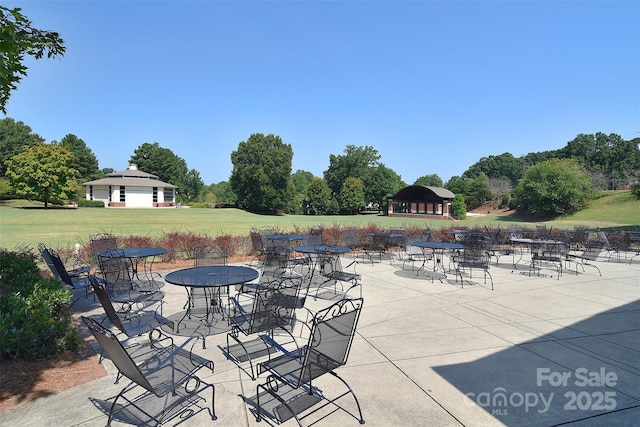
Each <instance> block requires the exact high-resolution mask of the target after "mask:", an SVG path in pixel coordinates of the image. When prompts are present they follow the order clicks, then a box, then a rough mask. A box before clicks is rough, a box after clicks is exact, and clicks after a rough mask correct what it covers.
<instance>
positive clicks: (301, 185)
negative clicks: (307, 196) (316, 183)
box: [292, 169, 314, 194]
mask: <svg viewBox="0 0 640 427" xmlns="http://www.w3.org/2000/svg"><path fill="white" fill-rule="evenodd" d="M292 178H293V185H294V186H295V188H296V193H298V194H304V192H305V191H306V190H307V187H308V186H309V184H311V181H313V178H314V176H313V174H312V173H311V172H309V171H304V170H301V169H298V170H297V171H295V172H294V173H293V176H292Z"/></svg>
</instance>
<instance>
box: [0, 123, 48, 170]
mask: <svg viewBox="0 0 640 427" xmlns="http://www.w3.org/2000/svg"><path fill="white" fill-rule="evenodd" d="M37 143H44V138H42V137H41V136H40V135H38V134H35V133H32V132H31V128H30V127H29V126H27V125H25V124H24V123H23V122H16V121H15V120H13V119H12V118H10V117H7V118H6V119H2V120H0V176H4V174H5V172H6V171H7V168H6V166H5V164H4V162H5V161H7V160H9V159H10V158H11V157H13V156H15V155H16V154H18V153H20V152H21V151H22V149H23V148H25V147H29V146H31V145H35V144H37Z"/></svg>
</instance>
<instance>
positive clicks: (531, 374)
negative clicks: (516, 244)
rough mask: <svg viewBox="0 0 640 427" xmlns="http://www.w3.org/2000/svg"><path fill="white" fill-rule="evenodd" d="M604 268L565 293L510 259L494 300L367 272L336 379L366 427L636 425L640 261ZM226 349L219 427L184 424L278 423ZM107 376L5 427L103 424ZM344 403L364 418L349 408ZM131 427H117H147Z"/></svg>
mask: <svg viewBox="0 0 640 427" xmlns="http://www.w3.org/2000/svg"><path fill="white" fill-rule="evenodd" d="M346 258H347V259H348V258H349V256H347V257H346ZM595 263H596V265H597V266H598V267H599V268H600V270H601V271H602V277H600V276H599V275H598V272H597V270H596V269H595V268H591V267H589V266H587V267H585V268H586V271H584V272H583V271H582V270H580V269H579V273H578V274H576V273H575V270H566V271H565V272H564V274H563V276H562V277H560V279H559V280H557V279H556V276H555V271H554V270H543V273H545V274H544V275H543V276H529V275H528V264H527V263H526V262H521V263H520V264H519V266H518V269H516V270H514V269H513V267H512V265H511V259H510V258H507V257H503V258H501V259H500V265H499V266H495V261H494V264H493V265H492V266H491V270H490V272H491V273H492V275H493V280H494V283H495V289H494V290H493V291H492V290H491V286H490V284H489V283H487V284H484V282H483V279H482V274H481V273H479V272H474V276H473V277H472V278H469V277H466V278H465V286H464V288H461V286H460V282H458V283H456V282H455V281H454V274H453V273H452V274H450V275H449V277H448V278H446V279H443V280H442V281H441V280H434V282H433V283H432V282H431V277H430V274H425V275H419V276H415V275H414V274H412V273H410V272H406V271H403V270H401V267H402V262H401V261H399V260H397V259H396V260H395V261H394V262H393V264H392V263H391V262H390V261H389V260H382V261H381V262H375V263H374V264H373V265H372V264H371V263H369V262H364V261H361V262H360V263H359V264H358V265H357V271H358V273H360V274H361V275H362V292H363V297H364V307H363V311H362V315H361V317H360V321H359V323H358V328H357V335H356V339H355V341H354V343H353V347H352V349H351V354H350V357H349V361H348V363H347V365H346V366H345V367H342V368H340V369H338V371H337V373H338V374H339V375H341V376H342V377H343V378H344V379H345V380H346V381H347V382H348V383H349V385H350V386H351V387H352V388H353V390H354V392H355V393H356V395H357V396H358V399H359V401H360V404H361V406H362V412H363V415H364V418H365V421H366V424H367V425H369V426H417V425H420V426H449V425H455V426H460V425H464V426H495V425H508V426H553V425H570V426H596V425H616V426H624V425H628V426H632V425H634V426H635V425H638V419H640V301H639V297H640V257H637V258H636V259H635V260H634V262H633V264H631V265H630V264H629V262H628V261H627V262H626V263H625V262H616V261H612V262H607V261H606V260H602V261H596V262H595ZM344 264H345V265H346V264H347V262H345V263H344ZM407 268H409V267H408V266H407ZM167 272H168V271H164V272H162V273H167ZM551 275H553V277H550V276H551ZM439 278H440V276H439ZM163 290H164V291H165V292H166V297H165V300H166V301H167V303H168V304H167V305H166V306H165V308H164V313H165V315H167V314H171V313H175V312H177V311H180V310H181V309H182V305H183V304H184V300H185V294H184V290H183V289H182V288H180V287H175V286H172V285H170V284H167V285H166V286H165V287H164V288H163ZM352 292H353V290H352V291H350V293H352ZM357 294H358V292H355V293H353V296H357ZM325 296H326V295H324V294H321V296H320V298H318V299H317V300H314V299H313V298H310V299H309V300H308V304H309V307H311V308H312V309H318V308H321V307H324V306H327V305H329V304H330V303H331V301H329V300H327V299H325V298H324V297H325ZM82 306H84V307H82ZM78 308H82V309H84V310H86V313H87V314H89V315H92V314H96V315H97V314H99V313H101V310H102V308H101V307H100V306H99V304H98V303H97V302H96V303H95V304H94V303H93V301H92V299H91V298H88V299H87V300H85V301H82V302H79V303H78V304H76V309H78ZM178 339H180V338H178ZM225 342H226V341H225V335H224V334H222V333H219V334H215V335H210V336H209V337H208V338H207V348H206V349H204V350H203V349H198V351H197V352H198V353H199V354H202V355H203V356H205V357H207V358H210V359H212V360H214V362H215V372H214V373H213V374H211V375H209V376H208V377H204V378H203V379H205V380H206V381H209V382H212V383H214V384H215V386H216V396H215V411H216V415H217V416H218V419H217V420H216V421H213V422H212V421H211V419H210V418H209V416H208V414H207V413H206V412H201V413H198V414H197V415H195V416H194V417H192V418H190V419H188V420H186V421H185V422H184V423H183V424H182V425H185V426H200V425H214V426H215V425H219V426H259V425H271V424H274V423H273V421H272V420H270V419H265V420H263V421H261V422H260V423H257V422H256V421H255V418H254V412H253V409H254V406H253V405H252V404H251V403H252V401H253V399H254V398H255V395H256V385H257V384H258V383H262V382H263V381H264V378H260V379H259V380H258V381H255V382H254V381H251V380H250V379H249V378H248V376H246V375H245V374H243V373H241V371H240V370H239V369H238V368H237V367H236V366H235V365H234V364H233V363H231V362H230V361H228V360H226V359H225V357H224V355H223V354H222V351H221V350H220V348H219V346H221V345H223V344H224V343H225ZM96 363H98V362H97V357H96ZM103 363H104V365H105V368H106V369H107V372H108V375H107V376H106V377H105V378H102V379H99V380H96V381H93V382H90V383H87V384H85V385H83V386H78V387H75V388H73V389H70V390H68V391H65V392H63V393H59V394H57V395H52V396H48V397H45V398H41V399H38V400H36V401H34V402H32V403H29V404H26V405H22V406H20V407H18V408H16V409H9V410H6V411H4V412H3V413H2V414H0V425H11V426H16V425H21V426H56V427H58V426H63V425H64V426H72V425H73V426H95V425H105V424H106V421H107V415H106V413H105V412H103V410H102V409H101V404H102V405H104V404H105V403H106V402H107V401H108V400H109V399H110V398H112V397H113V396H115V395H116V394H117V393H118V392H119V391H120V389H121V388H122V387H124V385H125V384H126V381H125V380H122V381H121V383H120V384H114V383H113V382H114V379H115V372H116V371H115V368H114V366H113V365H112V364H111V362H110V361H108V360H105V361H104V362H103ZM327 377H330V376H327ZM316 385H317V386H318V387H319V388H320V389H322V391H323V393H324V394H325V395H328V396H331V394H332V393H337V392H341V391H342V388H340V383H339V382H338V381H336V380H335V379H334V378H324V377H322V378H321V379H320V380H318V382H317V383H316ZM242 396H244V397H245V398H244V399H243V397H242ZM209 397H210V396H209ZM338 403H339V404H340V406H341V407H343V408H344V409H346V410H348V411H350V412H353V411H354V410H355V409H356V407H355V404H354V402H353V400H352V399H351V398H350V397H348V396H347V397H345V398H343V399H342V400H340V401H339V402H338ZM327 412H328V411H324V412H323V411H321V412H320V413H318V414H314V415H315V416H312V417H309V419H307V420H305V424H307V425H308V424H315V425H325V426H334V425H340V426H348V425H358V420H357V419H356V418H354V417H352V416H350V415H349V414H347V413H345V412H344V411H337V412H334V413H332V414H327ZM355 414H356V416H357V412H355ZM325 415H327V416H326V417H325ZM125 421H126V418H119V419H118V420H116V421H114V422H113V423H112V425H114V426H119V425H131V424H137V423H136V422H134V421H131V422H130V423H127V422H125ZM174 422H176V420H174ZM170 424H171V423H170ZM282 425H285V426H292V425H296V424H295V421H294V420H289V421H286V422H285V423H284V424H282Z"/></svg>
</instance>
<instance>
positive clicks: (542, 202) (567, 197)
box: [514, 159, 594, 217]
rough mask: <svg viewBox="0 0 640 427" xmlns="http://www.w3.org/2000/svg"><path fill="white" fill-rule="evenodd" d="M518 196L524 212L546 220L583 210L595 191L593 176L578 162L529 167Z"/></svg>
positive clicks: (570, 160) (519, 186) (554, 160)
mask: <svg viewBox="0 0 640 427" xmlns="http://www.w3.org/2000/svg"><path fill="white" fill-rule="evenodd" d="M514 194H515V195H516V197H517V199H518V205H519V207H520V208H521V209H524V210H526V211H527V212H529V213H530V214H532V215H536V216H541V217H544V216H555V215H561V214H568V213H573V212H576V211H578V210H580V209H582V208H583V207H584V205H585V203H586V202H587V201H588V200H589V199H590V198H592V197H593V196H594V191H593V186H592V184H591V178H590V176H589V174H588V173H587V171H586V170H585V168H584V166H582V165H581V164H580V163H579V162H578V161H577V160H576V159H551V160H547V161H544V162H541V163H538V164H537V165H535V166H532V167H531V168H529V169H528V170H527V171H526V174H525V178H524V179H522V180H521V181H520V183H519V184H518V185H517V187H516V188H515V190H514Z"/></svg>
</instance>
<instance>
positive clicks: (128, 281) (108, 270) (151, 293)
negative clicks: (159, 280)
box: [98, 249, 164, 303]
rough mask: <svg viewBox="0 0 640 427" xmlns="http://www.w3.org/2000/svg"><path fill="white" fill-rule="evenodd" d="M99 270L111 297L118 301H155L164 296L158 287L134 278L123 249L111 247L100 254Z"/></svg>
mask: <svg viewBox="0 0 640 427" xmlns="http://www.w3.org/2000/svg"><path fill="white" fill-rule="evenodd" d="M98 266H99V272H100V274H101V275H102V278H103V279H104V281H105V282H106V284H107V290H108V292H109V298H110V299H111V300H112V301H116V302H128V301H135V302H138V303H140V302H143V301H147V302H153V301H159V300H161V299H162V298H164V293H163V292H162V291H160V290H159V289H156V288H148V287H144V288H143V287H141V286H140V283H138V282H137V281H136V280H134V278H133V273H132V269H131V263H130V262H129V260H128V258H126V257H125V256H124V252H123V251H122V249H109V250H107V251H103V252H101V253H100V255H98Z"/></svg>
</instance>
